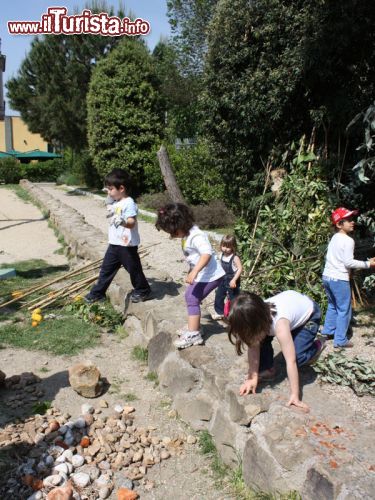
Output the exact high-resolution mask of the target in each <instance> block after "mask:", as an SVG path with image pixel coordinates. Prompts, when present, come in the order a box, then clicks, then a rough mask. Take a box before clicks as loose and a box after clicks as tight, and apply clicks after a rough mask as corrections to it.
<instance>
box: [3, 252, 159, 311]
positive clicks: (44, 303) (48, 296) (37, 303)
mask: <svg viewBox="0 0 375 500" xmlns="http://www.w3.org/2000/svg"><path fill="white" fill-rule="evenodd" d="M156 245H159V243H155V244H153V245H149V246H147V247H143V248H142V249H140V250H139V254H140V256H142V257H145V256H146V255H148V253H149V252H147V250H148V249H149V248H151V247H153V246H156ZM102 261H103V259H97V260H95V261H94V262H91V263H90V264H86V265H85V266H81V267H79V268H78V269H75V270H74V271H70V272H69V273H66V274H63V275H61V276H59V277H58V278H55V279H53V280H52V281H49V282H47V283H44V284H43V285H37V286H34V287H30V288H26V289H25V290H17V291H14V292H13V293H12V296H13V298H12V299H11V300H8V301H7V302H4V303H2V304H0V309H1V308H3V307H6V306H8V305H10V304H13V303H15V302H18V301H21V300H22V299H24V298H25V297H29V296H31V295H34V294H35V293H39V292H40V291H41V290H45V289H46V288H48V287H50V286H51V285H55V284H56V283H58V282H59V281H66V280H70V279H71V278H74V277H76V276H79V275H81V274H85V275H86V276H85V277H83V278H82V279H79V280H78V281H74V282H73V283H69V284H65V285H63V286H62V287H61V288H60V289H58V290H56V291H49V292H46V293H43V294H42V295H39V296H38V297H36V298H33V299H31V300H29V301H27V302H25V303H23V304H22V305H21V307H20V309H24V308H27V310H28V311H30V310H32V309H36V308H44V307H48V306H50V305H51V304H53V303H54V302H56V301H57V300H60V299H64V298H66V297H68V296H71V295H73V294H75V295H77V293H78V292H82V291H83V290H85V289H86V288H88V287H89V286H90V285H91V284H92V283H93V282H94V281H96V280H97V279H98V276H99V273H98V272H97V270H98V269H99V267H100V266H101V265H102ZM87 273H91V274H90V275H89V276H87Z"/></svg>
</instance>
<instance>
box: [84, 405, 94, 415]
mask: <svg viewBox="0 0 375 500" xmlns="http://www.w3.org/2000/svg"><path fill="white" fill-rule="evenodd" d="M94 411H95V409H94V407H93V406H91V405H89V404H87V403H85V404H83V405H82V406H81V412H82V415H86V414H87V413H90V414H93V413H94Z"/></svg>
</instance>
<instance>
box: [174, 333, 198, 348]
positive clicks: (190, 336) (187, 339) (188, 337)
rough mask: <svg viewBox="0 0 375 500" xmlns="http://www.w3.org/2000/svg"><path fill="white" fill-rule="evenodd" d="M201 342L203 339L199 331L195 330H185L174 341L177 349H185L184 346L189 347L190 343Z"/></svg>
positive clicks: (196, 343)
mask: <svg viewBox="0 0 375 500" xmlns="http://www.w3.org/2000/svg"><path fill="white" fill-rule="evenodd" d="M202 344H203V339H202V335H201V332H199V331H195V332H189V331H186V330H185V332H184V333H183V334H182V335H181V337H180V338H179V339H178V340H175V341H174V345H175V347H177V349H186V347H190V346H192V345H202Z"/></svg>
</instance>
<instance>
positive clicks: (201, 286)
mask: <svg viewBox="0 0 375 500" xmlns="http://www.w3.org/2000/svg"><path fill="white" fill-rule="evenodd" d="M222 279H223V278H218V279H217V280H215V281H210V282H209V283H204V282H199V283H193V284H192V285H189V286H188V287H187V289H186V292H185V300H186V305H187V310H188V315H189V316H200V314H201V308H200V304H201V302H202V300H203V299H204V298H206V297H207V295H208V294H209V293H211V292H212V290H215V288H216V287H218V286H219V284H220V281H221V280H222Z"/></svg>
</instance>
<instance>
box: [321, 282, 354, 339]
mask: <svg viewBox="0 0 375 500" xmlns="http://www.w3.org/2000/svg"><path fill="white" fill-rule="evenodd" d="M323 286H324V290H325V292H326V295H327V298H328V307H327V313H326V320H325V322H324V326H323V332H322V335H334V340H333V344H334V346H337V347H338V346H344V345H346V344H347V343H348V342H349V341H348V337H347V333H348V328H349V324H350V320H351V318H352V301H351V291H350V283H349V281H344V280H337V279H334V278H328V277H327V276H323Z"/></svg>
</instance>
